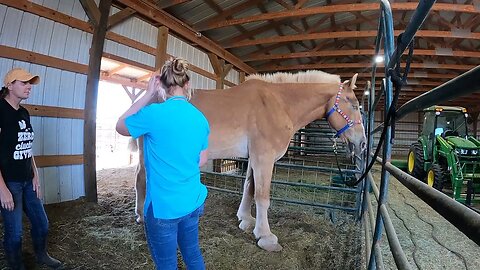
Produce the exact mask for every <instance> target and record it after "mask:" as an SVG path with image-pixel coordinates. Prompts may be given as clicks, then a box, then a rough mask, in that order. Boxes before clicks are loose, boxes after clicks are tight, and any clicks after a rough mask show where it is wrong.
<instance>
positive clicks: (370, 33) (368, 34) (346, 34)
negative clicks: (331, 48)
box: [224, 30, 480, 48]
mask: <svg viewBox="0 0 480 270" xmlns="http://www.w3.org/2000/svg"><path fill="white" fill-rule="evenodd" d="M401 33H403V31H402V30H395V31H394V34H395V36H398V35H400V34H401ZM376 36H377V30H365V31H336V32H322V33H312V34H298V35H288V36H274V37H267V38H259V39H254V40H243V41H238V42H236V43H229V44H225V46H224V47H225V48H239V47H246V46H254V45H263V44H270V43H282V42H293V41H305V40H318V39H332V38H345V39H347V38H350V39H355V38H374V37H376ZM415 36H416V37H429V38H461V39H475V40H478V39H480V33H469V34H465V35H464V34H461V33H458V32H454V31H436V30H418V31H417V33H416V34H415Z"/></svg>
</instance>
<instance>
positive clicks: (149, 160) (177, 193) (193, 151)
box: [125, 96, 210, 219]
mask: <svg viewBox="0 0 480 270" xmlns="http://www.w3.org/2000/svg"><path fill="white" fill-rule="evenodd" d="M125 124H126V126H127V128H128V131H129V132H130V135H132V137H134V138H138V137H140V136H142V135H144V156H145V171H146V178H147V193H146V198H145V213H146V212H147V211H146V210H147V207H148V206H149V205H150V203H151V204H152V207H153V215H154V217H155V218H161V219H175V218H179V217H183V216H185V215H187V214H190V213H191V212H193V211H195V210H196V209H197V208H198V207H200V206H201V205H202V204H203V203H204V202H205V199H206V197H207V188H206V187H205V185H203V184H202V183H201V182H200V168H199V166H198V165H199V162H200V152H201V151H202V150H205V149H207V147H208V135H209V133H210V129H209V126H208V121H207V119H206V118H205V116H204V115H203V114H202V112H200V111H199V110H198V109H197V108H196V107H195V106H193V105H192V104H190V103H189V102H188V101H187V100H186V99H185V98H184V97H181V96H174V97H171V98H169V99H168V100H166V101H165V102H163V103H154V104H151V105H148V106H146V107H144V108H142V109H141V110H140V111H138V112H137V113H136V114H134V115H131V116H129V117H127V119H126V120H125Z"/></svg>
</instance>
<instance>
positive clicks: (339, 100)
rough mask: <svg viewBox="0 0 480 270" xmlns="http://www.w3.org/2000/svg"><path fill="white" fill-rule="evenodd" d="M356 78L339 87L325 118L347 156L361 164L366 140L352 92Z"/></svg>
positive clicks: (357, 104) (358, 109) (357, 105)
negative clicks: (345, 147) (339, 139)
mask: <svg viewBox="0 0 480 270" xmlns="http://www.w3.org/2000/svg"><path fill="white" fill-rule="evenodd" d="M357 76H358V74H355V75H354V76H353V77H352V79H351V80H349V81H348V80H347V81H345V82H343V83H341V84H340V85H339V87H338V93H337V95H336V96H334V97H333V98H332V99H330V100H329V102H328V108H327V114H326V118H327V120H328V123H329V124H330V126H331V127H332V128H333V129H335V130H336V131H337V134H336V135H335V136H336V137H339V138H341V139H342V140H343V141H344V142H345V143H346V144H347V147H348V151H347V156H348V157H350V158H355V161H357V162H359V164H361V162H362V159H363V158H362V153H363V151H364V150H365V148H366V145H367V143H366V142H367V139H366V137H365V129H364V127H363V123H362V115H361V113H360V108H359V103H358V100H357V97H356V96H355V93H354V91H353V90H354V89H355V88H356V86H355V82H356V80H357Z"/></svg>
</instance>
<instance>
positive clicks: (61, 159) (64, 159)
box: [35, 155, 83, 168]
mask: <svg viewBox="0 0 480 270" xmlns="http://www.w3.org/2000/svg"><path fill="white" fill-rule="evenodd" d="M78 164H83V155H48V156H35V165H37V167H38V168H44V167H56V166H66V165H78Z"/></svg>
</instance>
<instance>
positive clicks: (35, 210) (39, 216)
mask: <svg viewBox="0 0 480 270" xmlns="http://www.w3.org/2000/svg"><path fill="white" fill-rule="evenodd" d="M5 184H6V185H7V188H8V189H9V190H10V193H12V197H13V202H14V203H15V207H14V209H13V211H8V210H6V209H4V208H3V207H0V208H1V211H2V217H3V227H4V237H3V246H4V248H5V255H6V257H7V260H9V261H18V260H21V252H22V230H23V224H22V217H23V211H25V214H26V215H27V217H28V219H29V220H30V223H31V230H30V233H31V235H32V242H33V247H34V249H35V251H36V252H38V251H41V250H44V249H45V241H46V239H47V234H48V219H47V214H46V213H45V209H44V208H43V204H42V201H41V200H40V199H38V198H37V194H36V192H35V191H33V185H32V180H27V181H23V182H12V181H10V182H9V181H6V182H5Z"/></svg>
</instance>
